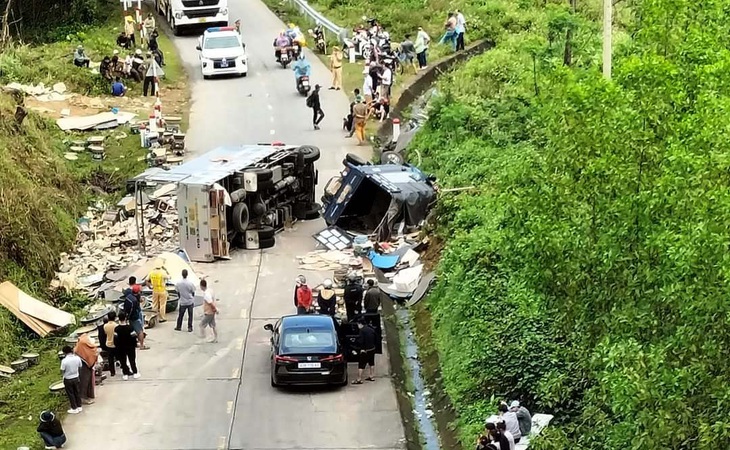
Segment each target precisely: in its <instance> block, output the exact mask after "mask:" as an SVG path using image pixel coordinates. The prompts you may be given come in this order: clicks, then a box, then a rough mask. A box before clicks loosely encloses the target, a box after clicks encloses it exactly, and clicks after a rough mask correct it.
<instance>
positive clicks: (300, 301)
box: [294, 275, 312, 314]
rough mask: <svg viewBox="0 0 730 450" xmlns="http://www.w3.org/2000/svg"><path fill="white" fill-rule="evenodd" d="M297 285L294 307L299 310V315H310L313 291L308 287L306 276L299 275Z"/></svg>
mask: <svg viewBox="0 0 730 450" xmlns="http://www.w3.org/2000/svg"><path fill="white" fill-rule="evenodd" d="M296 283H297V285H296V287H295V288H294V306H296V308H297V314H309V312H310V310H311V309H312V290H311V289H310V288H309V286H307V279H306V278H304V275H299V276H298V277H297V279H296Z"/></svg>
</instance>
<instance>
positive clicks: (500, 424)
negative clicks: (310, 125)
mask: <svg viewBox="0 0 730 450" xmlns="http://www.w3.org/2000/svg"><path fill="white" fill-rule="evenodd" d="M497 430H499V431H500V432H501V433H502V434H503V435H504V437H506V438H507V441H509V450H515V446H516V444H515V437H514V436H512V433H510V432H509V431H508V430H507V424H506V423H504V422H501V421H500V422H497Z"/></svg>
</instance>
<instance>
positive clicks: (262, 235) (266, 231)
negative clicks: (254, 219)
mask: <svg viewBox="0 0 730 450" xmlns="http://www.w3.org/2000/svg"><path fill="white" fill-rule="evenodd" d="M258 232H259V242H261V241H262V240H263V239H271V238H273V237H274V233H276V230H275V229H274V227H270V226H267V225H264V226H262V227H261V228H259V229H258Z"/></svg>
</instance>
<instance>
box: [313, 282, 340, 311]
mask: <svg viewBox="0 0 730 450" xmlns="http://www.w3.org/2000/svg"><path fill="white" fill-rule="evenodd" d="M317 304H318V305H319V313H320V314H325V315H328V316H332V317H334V316H335V313H336V312H337V295H336V294H335V291H334V289H332V280H330V279H329V278H328V279H326V280H324V282H323V283H322V289H320V290H319V293H318V294H317Z"/></svg>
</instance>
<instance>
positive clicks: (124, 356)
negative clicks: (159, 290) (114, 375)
mask: <svg viewBox="0 0 730 450" xmlns="http://www.w3.org/2000/svg"><path fill="white" fill-rule="evenodd" d="M114 348H115V349H116V353H117V354H116V356H117V357H118V358H119V364H120V365H121V366H122V374H123V375H122V379H123V380H125V381H126V380H128V379H129V376H130V375H132V376H133V377H134V378H135V379H136V378H139V372H138V371H137V333H136V332H135V331H134V329H133V328H132V326H131V325H129V324H128V323H127V314H126V313H124V312H123V311H122V312H120V313H119V325H117V327H116V328H115V329H114ZM127 361H129V366H127ZM130 366H131V370H130Z"/></svg>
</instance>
